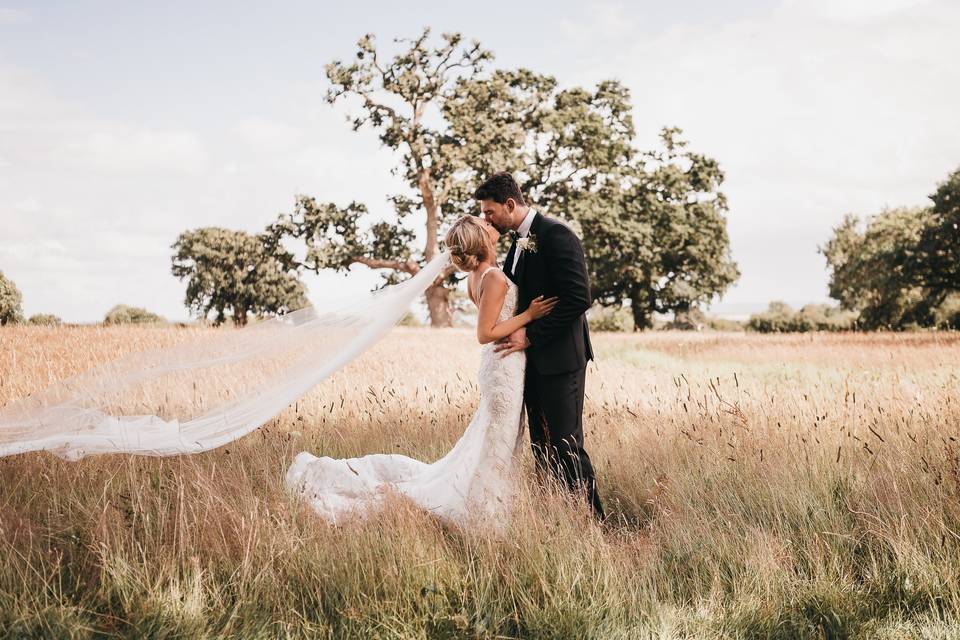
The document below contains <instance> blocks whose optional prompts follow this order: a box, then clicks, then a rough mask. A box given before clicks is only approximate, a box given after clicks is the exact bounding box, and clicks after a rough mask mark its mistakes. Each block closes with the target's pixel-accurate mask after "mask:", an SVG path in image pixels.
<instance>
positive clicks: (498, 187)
mask: <svg viewBox="0 0 960 640" xmlns="http://www.w3.org/2000/svg"><path fill="white" fill-rule="evenodd" d="M473 197H474V198H475V199H476V200H493V201H494V202H496V203H497V204H506V202H507V198H513V201H514V202H516V203H517V204H518V205H520V206H521V207H523V206H526V204H527V203H526V202H524V200H523V194H522V193H520V186H519V185H518V184H517V181H516V180H514V179H513V176H512V175H510V174H509V173H507V172H506V171H500V172H499V173H495V174H493V175H492V176H490V177H489V178H487V179H486V180H485V181H484V183H483V184H482V185H480V186H479V187H477V190H476V191H474V192H473Z"/></svg>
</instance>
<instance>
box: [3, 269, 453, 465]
mask: <svg viewBox="0 0 960 640" xmlns="http://www.w3.org/2000/svg"><path fill="white" fill-rule="evenodd" d="M448 262H449V256H448V254H447V253H446V252H443V253H440V254H439V255H438V256H437V257H435V258H434V259H433V260H431V261H430V262H429V263H427V265H426V266H424V268H423V269H421V270H420V271H419V272H418V273H417V274H416V275H415V276H414V277H412V278H410V279H409V280H407V281H405V282H402V283H400V284H397V285H393V286H390V287H386V288H384V289H381V290H379V291H376V292H373V293H371V292H366V291H364V292H358V293H356V294H352V295H349V296H346V297H341V298H339V299H328V300H325V301H322V302H319V303H318V306H311V307H305V308H303V309H300V310H297V311H294V312H292V313H288V314H286V315H284V316H280V317H276V318H272V319H269V320H265V321H262V322H258V323H255V324H252V325H249V326H248V327H246V328H244V329H240V330H224V331H217V332H199V333H198V334H197V335H196V336H194V338H193V339H192V340H188V341H186V342H184V343H181V344H178V345H175V346H172V347H167V348H162V349H157V350H154V351H149V352H140V353H135V354H132V355H129V356H126V357H123V358H120V359H117V360H114V361H112V362H110V363H107V364H106V365H103V366H100V367H97V368H95V369H93V370H91V371H88V372H85V373H83V374H80V375H78V376H75V377H73V378H69V379H67V380H64V381H62V382H60V383H57V384H54V385H53V386H51V387H49V388H47V389H45V390H44V391H42V392H40V393H36V394H32V395H29V396H27V397H25V398H21V399H19V400H16V401H14V402H11V403H10V404H8V405H7V406H4V407H2V408H0V457H3V456H8V455H13V454H17V453H25V452H28V451H38V450H46V451H50V452H52V453H55V454H56V455H58V456H60V457H62V458H66V459H69V460H76V459H79V458H82V457H83V456H86V455H91V454H98V453H134V454H140V455H152V456H168V455H177V454H183V453H198V452H201V451H208V450H210V449H214V448H216V447H220V446H222V445H225V444H227V443H229V442H233V441H234V440H237V439H238V438H241V437H243V436H245V435H247V434H248V433H250V432H251V431H253V430H255V429H257V428H258V427H260V426H261V425H262V424H264V423H265V422H267V421H268V420H270V419H271V418H273V417H274V416H275V415H277V414H278V413H280V412H281V411H282V410H283V409H284V408H286V407H287V406H288V405H290V404H291V403H292V402H294V401H295V400H296V399H297V398H299V397H301V396H302V395H304V394H305V393H307V392H308V391H309V390H310V389H311V388H313V387H314V386H315V385H317V384H318V383H319V382H320V381H321V380H323V379H324V378H326V377H327V376H329V375H330V374H332V373H334V372H335V371H337V370H338V369H340V368H341V367H343V366H344V365H346V364H347V363H349V362H350V361H351V360H353V359H354V358H355V357H357V356H358V355H359V354H361V353H362V352H363V351H364V350H366V349H367V348H368V347H370V346H371V345H372V344H373V343H375V342H376V341H377V340H379V339H380V338H381V337H382V336H383V335H384V334H385V333H386V332H387V331H388V330H389V329H390V328H391V327H393V326H394V325H395V324H396V323H397V322H398V321H399V320H400V319H401V318H402V317H403V315H404V314H405V313H406V312H407V311H408V310H409V308H410V304H411V303H412V302H413V301H414V300H415V299H416V298H417V297H418V296H420V295H421V294H422V293H423V292H424V291H425V290H426V289H427V288H428V287H429V286H430V285H431V284H432V283H433V282H434V280H435V279H436V278H438V277H439V276H440V275H441V274H442V273H443V271H444V269H445V268H446V267H447V264H448Z"/></svg>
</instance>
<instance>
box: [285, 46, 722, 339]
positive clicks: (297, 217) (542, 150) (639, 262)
mask: <svg viewBox="0 0 960 640" xmlns="http://www.w3.org/2000/svg"><path fill="white" fill-rule="evenodd" d="M395 45H396V46H395V47H394V48H395V49H398V51H396V53H395V54H394V55H393V56H392V57H390V56H387V55H386V54H385V53H384V52H383V51H382V50H381V48H380V47H378V45H377V43H376V40H375V39H374V37H373V36H372V35H366V36H364V37H363V38H361V39H360V41H359V42H358V43H357V51H356V55H355V56H354V58H353V59H351V60H349V61H346V62H344V61H334V62H331V63H330V64H328V65H327V66H326V75H327V78H328V80H329V82H330V90H329V92H328V94H327V96H326V99H327V101H328V102H330V103H331V104H332V103H337V102H339V101H345V102H347V103H348V104H349V105H350V106H351V109H352V113H351V116H350V123H351V126H352V127H353V129H354V130H360V129H362V128H370V129H372V130H374V131H376V132H377V133H378V134H379V138H380V142H381V143H382V144H383V145H384V146H385V147H387V148H390V149H393V150H395V151H397V152H398V158H399V160H398V164H397V166H396V167H395V170H394V171H395V173H396V174H397V175H400V176H402V177H403V178H404V179H405V181H406V184H407V186H408V189H407V190H406V191H404V192H402V193H397V194H394V195H392V196H391V198H390V201H391V203H392V205H393V209H394V212H395V215H396V222H392V221H391V222H382V221H379V222H374V221H372V220H371V219H370V216H369V215H368V209H367V207H366V205H365V204H364V203H359V202H353V203H350V204H348V205H346V206H340V205H337V204H335V203H325V202H321V201H318V200H317V199H316V198H314V197H311V196H308V195H303V194H300V195H297V196H296V198H295V202H294V208H293V211H292V212H290V213H285V214H281V215H280V216H279V217H278V219H277V221H276V222H275V223H274V224H272V225H271V226H270V227H269V228H268V233H269V234H270V235H272V236H273V237H274V238H276V239H277V242H279V240H280V239H282V238H285V237H286V238H295V239H299V240H302V241H304V242H305V244H306V247H307V251H306V259H305V261H304V262H303V263H302V265H303V266H304V267H306V268H308V269H312V270H320V269H339V270H345V269H349V268H350V267H351V265H354V264H363V265H366V266H368V267H370V268H375V269H383V270H385V282H388V283H392V282H396V281H398V280H400V279H403V278H406V277H409V276H411V275H413V274H415V273H417V272H418V271H419V269H420V268H421V265H422V264H424V262H425V261H428V260H430V259H431V258H432V257H433V256H434V255H435V254H436V253H437V251H438V250H439V243H438V238H439V234H440V231H441V229H442V228H443V227H444V226H445V225H448V224H450V223H451V222H452V221H453V220H454V219H455V218H456V217H458V216H460V215H463V214H466V213H474V212H476V210H477V207H476V203H475V202H474V200H473V195H472V194H473V190H474V188H475V187H476V185H477V184H478V183H479V182H480V181H481V180H482V179H484V178H486V177H487V176H489V175H490V174H492V173H494V172H496V171H510V172H512V173H513V174H514V177H515V178H517V180H518V182H519V184H520V186H521V189H522V190H523V192H524V194H525V195H526V196H527V197H529V199H530V201H531V204H533V205H534V206H535V207H536V208H537V209H538V210H540V211H542V212H544V213H546V214H548V215H553V216H556V217H560V218H565V219H568V220H575V221H580V222H582V228H583V230H584V238H583V240H584V244H585V248H586V250H587V252H588V260H589V261H590V262H591V267H592V271H593V273H592V274H591V275H592V277H593V281H594V282H595V283H597V296H596V298H597V299H598V300H599V301H601V302H603V303H604V304H610V305H616V306H619V305H621V304H622V303H623V302H624V301H625V300H629V301H630V303H631V304H632V305H633V309H634V311H633V313H634V316H635V318H636V319H637V325H638V326H641V327H644V326H648V325H649V317H650V314H652V313H653V312H656V311H660V312H662V311H667V310H685V309H689V308H690V306H692V305H696V304H699V303H701V302H704V301H707V300H709V299H710V298H712V297H713V296H714V295H716V294H720V293H722V292H723V291H724V290H725V289H726V287H727V286H728V285H729V284H730V283H731V282H733V281H734V280H735V279H736V277H737V275H738V273H737V270H736V267H735V265H734V264H733V262H732V261H731V260H730V258H729V242H728V240H727V235H726V226H725V225H726V220H725V218H724V215H723V214H724V212H725V210H726V201H725V199H724V198H723V196H722V194H721V193H720V192H719V185H720V183H721V182H722V180H723V175H722V172H720V169H719V166H718V164H717V163H716V161H714V160H711V159H709V158H706V157H705V156H701V155H698V154H693V153H690V152H688V151H686V150H685V149H684V146H685V144H686V143H685V142H684V141H683V140H681V139H680V137H679V134H680V132H679V130H677V129H665V130H664V133H663V142H664V149H663V150H658V151H653V152H647V153H638V152H637V151H636V150H635V149H634V146H633V139H634V135H635V131H634V125H633V119H632V116H631V112H632V104H631V102H630V93H629V91H628V90H627V88H626V87H624V86H623V85H622V84H620V83H619V82H618V81H615V80H605V81H602V82H599V83H598V84H597V85H596V87H594V88H592V89H586V88H582V87H571V88H562V87H560V86H559V83H558V82H557V80H556V79H555V78H553V77H551V76H548V75H543V74H539V73H536V72H534V71H531V70H528V69H515V70H502V69H498V70H493V71H488V70H487V65H488V63H489V62H490V61H491V60H492V59H493V55H492V53H491V52H489V51H487V50H486V49H484V48H483V47H481V45H480V44H479V43H478V42H469V43H468V42H465V41H464V39H463V37H462V36H461V35H460V34H456V33H445V34H442V36H441V38H440V39H439V41H436V40H434V39H433V38H431V32H430V30H429V29H425V30H424V31H423V32H422V33H421V34H420V35H419V36H418V37H417V38H414V39H398V40H396V41H395ZM421 216H422V217H421ZM419 225H422V226H420V229H421V230H422V232H421V233H418V230H417V226H419ZM594 234H596V235H594ZM657 234H664V235H657ZM655 236H656V237H655ZM658 243H663V246H660V244H658ZM620 259H622V260H627V261H632V262H631V263H630V264H628V265H627V267H626V268H625V269H624V268H623V264H622V260H620ZM594 263H595V264H594ZM454 282H455V276H454V275H453V269H452V268H451V269H449V270H448V271H447V272H445V273H444V274H443V275H442V276H441V277H440V278H438V280H437V281H436V282H435V283H434V285H433V286H432V287H430V288H429V289H428V290H427V292H426V299H427V305H428V307H429V310H430V317H431V323H432V324H433V325H434V326H446V325H449V324H450V322H451V311H450V301H451V298H450V296H451V291H452V288H451V286H452V285H453V284H454Z"/></svg>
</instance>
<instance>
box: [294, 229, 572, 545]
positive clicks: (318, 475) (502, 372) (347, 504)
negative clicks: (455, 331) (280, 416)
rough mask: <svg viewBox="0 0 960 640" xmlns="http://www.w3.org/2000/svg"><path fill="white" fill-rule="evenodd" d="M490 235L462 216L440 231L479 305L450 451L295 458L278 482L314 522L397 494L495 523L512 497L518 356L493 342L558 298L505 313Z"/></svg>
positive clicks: (443, 514) (512, 296)
mask: <svg viewBox="0 0 960 640" xmlns="http://www.w3.org/2000/svg"><path fill="white" fill-rule="evenodd" d="M499 237H500V234H499V232H498V231H497V230H496V229H495V228H494V227H493V225H491V224H490V223H489V222H487V221H485V220H481V219H480V218H477V217H474V216H470V215H468V216H464V217H462V218H460V219H459V220H457V222H456V223H454V225H453V226H452V227H451V228H450V230H449V231H448V232H447V235H446V238H445V243H446V245H447V249H448V251H449V253H450V257H451V259H452V261H453V264H454V266H456V267H457V268H458V269H459V270H461V271H466V272H468V276H467V293H468V294H469V296H470V300H471V301H473V303H474V304H475V305H476V306H477V308H478V318H477V340H478V341H479V342H480V344H482V345H483V347H482V348H481V357H480V371H479V386H480V406H479V407H478V408H477V411H476V413H475V414H474V416H473V419H472V420H471V421H470V425H469V426H468V427H467V429H466V431H465V432H464V434H463V436H462V437H461V438H460V440H459V441H457V443H456V444H455V445H454V446H453V448H452V449H451V450H450V451H449V452H448V453H447V454H446V455H444V456H443V457H442V458H440V459H439V460H437V461H436V462H433V463H426V462H422V461H420V460H415V459H413V458H410V457H407V456H403V455H399V454H385V453H375V454H370V455H366V456H362V457H359V458H347V459H334V458H329V457H326V456H320V457H317V456H314V455H313V454H311V453H308V452H306V451H304V452H301V453H299V454H297V456H296V458H294V460H293V463H292V464H291V465H290V468H289V469H288V470H287V473H286V478H285V481H286V485H287V487H288V488H289V489H290V490H291V491H294V492H295V493H298V494H301V495H303V497H304V498H305V499H306V500H307V501H308V502H309V504H310V506H312V507H313V509H314V510H316V512H317V513H319V514H320V515H321V516H322V517H323V518H325V519H327V520H329V521H331V522H334V523H336V522H339V521H341V520H342V519H343V518H344V517H347V516H349V515H367V514H369V513H371V512H373V511H375V510H376V509H377V508H379V507H381V506H382V505H383V503H384V500H385V499H386V498H387V496H389V495H391V494H399V495H401V496H403V497H405V498H407V499H409V500H411V501H413V502H414V503H415V504H417V505H418V506H420V507H422V508H423V509H426V510H427V511H429V512H430V513H432V514H435V515H436V516H438V517H440V518H441V519H443V520H445V521H448V522H451V523H453V524H457V525H461V526H464V525H468V524H470V523H474V524H476V523H480V522H484V521H486V522H488V523H494V524H495V526H502V525H503V524H504V523H505V522H506V520H507V518H506V516H507V514H508V513H509V510H510V507H511V504H512V498H513V495H514V486H515V485H514V482H515V477H514V453H515V452H516V450H517V446H518V444H519V443H520V441H521V437H522V435H523V431H522V429H523V425H522V422H521V420H522V418H521V416H522V413H523V379H524V367H525V364H526V356H525V354H524V353H523V351H517V352H513V353H511V354H510V355H508V356H506V357H501V356H500V355H499V354H497V353H495V352H494V350H493V343H494V342H495V341H496V340H498V339H500V338H503V337H506V336H509V335H510V334H511V333H513V332H514V331H516V330H517V329H519V328H520V327H523V326H525V325H527V324H528V323H530V322H532V321H533V320H535V319H537V318H540V317H542V316H545V315H547V314H549V313H550V311H552V309H553V307H554V306H555V305H556V303H557V298H550V299H543V296H540V297H539V298H537V299H535V300H534V301H533V302H532V303H531V304H530V308H529V309H527V310H526V311H524V312H523V313H521V314H518V315H516V316H515V315H514V312H515V310H516V304H517V286H516V285H515V284H514V283H513V282H511V281H510V280H509V279H508V278H507V277H506V275H504V273H503V272H502V271H501V270H500V269H498V268H497V267H496V242H497V240H498V239H499Z"/></svg>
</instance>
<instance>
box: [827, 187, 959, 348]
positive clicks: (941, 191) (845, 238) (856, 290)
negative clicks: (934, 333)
mask: <svg viewBox="0 0 960 640" xmlns="http://www.w3.org/2000/svg"><path fill="white" fill-rule="evenodd" d="M930 199H931V200H932V202H933V205H932V206H931V207H913V208H897V209H886V210H884V211H881V212H880V213H879V214H876V215H874V216H872V217H869V218H867V219H866V220H863V221H861V220H860V219H859V218H858V217H857V216H853V215H847V216H845V217H844V219H843V221H842V222H841V223H840V224H839V225H838V226H837V227H836V228H834V230H833V235H832V236H831V237H830V239H829V240H828V241H827V243H826V244H825V245H824V246H823V247H821V249H820V251H821V253H823V255H824V257H825V258H826V260H827V267H828V269H829V271H830V296H831V297H833V298H835V299H837V300H839V301H840V304H841V305H842V306H843V307H844V308H845V309H849V310H853V311H857V312H859V314H860V319H859V324H860V326H861V327H863V328H865V329H904V328H907V327H910V326H919V327H929V326H938V325H939V326H953V327H958V326H960V314H958V313H957V312H956V311H955V310H954V309H956V307H957V306H958V303H960V239H958V238H960V232H958V224H960V170H958V171H955V172H953V173H952V174H951V175H950V176H949V177H948V178H947V180H946V181H944V182H943V183H941V184H940V185H939V187H938V188H937V191H936V192H935V193H934V194H932V195H931V196H930Z"/></svg>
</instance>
